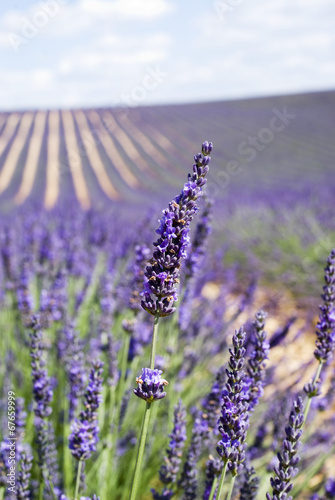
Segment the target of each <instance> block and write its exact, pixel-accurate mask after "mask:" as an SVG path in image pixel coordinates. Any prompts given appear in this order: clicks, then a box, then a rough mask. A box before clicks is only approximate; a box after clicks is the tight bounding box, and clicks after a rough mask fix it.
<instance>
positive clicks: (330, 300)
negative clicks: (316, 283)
mask: <svg viewBox="0 0 335 500" xmlns="http://www.w3.org/2000/svg"><path fill="white" fill-rule="evenodd" d="M325 282H326V284H325V286H324V287H323V294H322V295H321V297H322V299H323V305H322V306H320V315H319V322H318V324H317V331H316V336H317V340H316V342H315V344H316V350H315V351H314V356H315V357H316V359H317V360H318V361H320V362H321V363H325V362H327V361H329V360H330V359H331V358H332V356H333V351H334V348H335V305H334V302H335V249H333V250H332V251H331V252H330V255H329V257H328V260H327V266H326V268H325Z"/></svg>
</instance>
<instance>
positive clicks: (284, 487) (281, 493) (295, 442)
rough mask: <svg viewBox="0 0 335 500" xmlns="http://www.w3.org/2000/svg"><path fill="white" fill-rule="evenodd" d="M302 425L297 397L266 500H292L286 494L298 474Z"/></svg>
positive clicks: (300, 406)
mask: <svg viewBox="0 0 335 500" xmlns="http://www.w3.org/2000/svg"><path fill="white" fill-rule="evenodd" d="M303 425H304V405H303V402H302V399H301V398H300V397H298V399H297V400H296V401H294V403H293V409H292V411H291V413H290V416H289V425H288V426H287V427H286V428H285V434H286V438H285V439H284V441H283V444H282V448H281V451H280V452H278V454H277V457H278V460H279V465H277V466H275V467H274V469H273V470H274V472H275V476H274V477H271V478H270V483H271V487H272V495H270V493H267V494H266V498H267V500H279V499H282V500H292V497H291V496H287V494H288V493H289V492H290V491H291V489H292V488H293V483H292V482H291V479H292V478H293V477H294V476H296V475H297V474H298V469H297V467H296V465H297V464H298V463H299V461H300V458H299V457H298V455H297V453H298V450H299V448H300V446H301V441H299V439H300V437H301V434H302V427H303Z"/></svg>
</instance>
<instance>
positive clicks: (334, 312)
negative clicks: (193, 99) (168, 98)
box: [0, 92, 335, 500]
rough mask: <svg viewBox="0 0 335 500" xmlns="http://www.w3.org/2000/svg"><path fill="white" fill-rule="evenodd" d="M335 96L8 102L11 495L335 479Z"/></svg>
mask: <svg viewBox="0 0 335 500" xmlns="http://www.w3.org/2000/svg"><path fill="white" fill-rule="evenodd" d="M334 99H335V93H334V92H324V93H315V94H305V95H296V96H283V97H269V98H262V99H253V100H244V101H230V102H219V103H206V104H197V105H179V106H177V105H175V106H155V107H143V108H133V109H128V108H127V109H125V108H124V109H98V110H94V109H92V110H73V111H57V110H52V111H48V112H47V111H37V112H33V111H25V112H22V113H19V112H13V113H10V112H8V113H2V114H0V209H1V221H0V250H1V255H0V330H1V336H0V352H1V364H0V384H1V394H0V396H1V405H0V412H1V414H0V416H1V431H0V432H1V435H0V437H1V439H0V441H1V444H0V499H3V498H9V499H11V498H18V499H31V500H35V499H36V500H37V499H38V500H42V499H46V500H48V499H52V500H55V499H56V500H70V499H71V500H79V499H81V500H98V499H100V500H107V499H108V500H123V499H128V498H129V499H130V500H135V499H150V498H153V499H154V500H155V499H157V500H158V499H170V498H175V499H187V500H189V499H205V500H208V499H209V500H213V499H214V498H216V499H218V500H219V499H223V498H228V500H230V498H240V499H243V500H246V499H250V500H251V499H254V498H255V499H256V498H257V499H261V498H262V499H265V498H267V500H277V499H280V500H289V498H290V497H294V498H311V497H313V499H314V500H317V499H319V498H320V499H326V498H327V499H332V498H335V455H334V451H335V438H334V436H335V418H334V397H335V371H334V361H333V350H334V346H335V306H334V300H335V250H333V249H334V248H335V218H334V194H335V176H334V158H335V145H334V141H333V124H334V113H333V106H334ZM207 140H208V141H211V142H212V143H213V144H212V143H211V142H207ZM204 141H205V142H204ZM194 155H195V156H194ZM192 165H193V167H192ZM188 174H189V175H188ZM162 211H163V213H162ZM320 304H321V307H319V305H320Z"/></svg>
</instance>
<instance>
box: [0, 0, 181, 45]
mask: <svg viewBox="0 0 335 500" xmlns="http://www.w3.org/2000/svg"><path fill="white" fill-rule="evenodd" d="M64 2H66V3H65V4H64ZM173 10H174V8H173V4H171V3H170V2H168V1H167V0H145V1H143V0H113V1H110V0H108V1H107V0H78V1H77V2H76V3H74V4H68V3H67V0H45V1H44V2H39V3H36V4H33V5H32V6H31V7H30V8H29V9H27V10H11V11H8V12H6V13H5V14H4V15H3V16H1V17H0V33H1V35H0V46H4V47H5V46H7V47H10V44H8V35H9V34H16V35H18V36H23V37H26V38H28V39H29V38H30V36H29V33H32V34H33V33H35V34H39V35H44V36H51V37H58V38H59V37H62V38H63V37H71V38H74V37H76V36H79V35H80V34H85V35H87V34H88V32H90V31H94V32H95V31H96V29H97V28H99V29H100V30H102V31H103V30H104V28H106V27H108V29H109V32H111V30H112V29H113V28H116V27H117V26H118V24H119V23H120V22H121V23H124V22H146V21H147V22H150V21H153V20H155V19H158V18H160V17H162V16H164V15H166V14H168V13H170V12H173ZM31 38H33V36H32V37H31Z"/></svg>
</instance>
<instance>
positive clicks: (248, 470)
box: [240, 466, 259, 500]
mask: <svg viewBox="0 0 335 500" xmlns="http://www.w3.org/2000/svg"><path fill="white" fill-rule="evenodd" d="M255 474H256V473H255V469H254V468H253V467H246V466H245V467H244V481H243V484H242V486H241V489H240V500H254V498H255V497H256V495H257V492H258V487H259V478H258V477H257V476H255Z"/></svg>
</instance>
